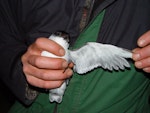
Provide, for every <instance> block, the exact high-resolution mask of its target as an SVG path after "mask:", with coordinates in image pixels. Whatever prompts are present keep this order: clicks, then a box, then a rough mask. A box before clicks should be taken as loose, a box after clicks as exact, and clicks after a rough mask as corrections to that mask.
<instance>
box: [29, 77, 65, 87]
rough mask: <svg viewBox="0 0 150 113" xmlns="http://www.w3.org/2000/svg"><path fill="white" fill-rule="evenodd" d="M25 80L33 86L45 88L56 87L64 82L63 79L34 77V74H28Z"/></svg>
mask: <svg viewBox="0 0 150 113" xmlns="http://www.w3.org/2000/svg"><path fill="white" fill-rule="evenodd" d="M27 81H28V83H29V84H31V85H33V86H35V87H39V88H45V89H52V88H58V87H60V86H61V85H62V83H63V82H64V80H61V81H46V80H42V79H39V78H36V77H34V76H28V77H27Z"/></svg>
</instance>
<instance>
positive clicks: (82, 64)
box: [69, 42, 132, 74]
mask: <svg viewBox="0 0 150 113" xmlns="http://www.w3.org/2000/svg"><path fill="white" fill-rule="evenodd" d="M69 52H70V59H71V61H72V62H73V63H74V64H75V66H74V70H75V71H76V72H77V73H79V74H84V73H86V72H88V71H91V70H93V69H94V68H97V67H102V68H104V69H108V70H113V69H114V70H119V69H122V70H124V69H125V67H130V64H129V63H128V61H127V60H126V58H132V52H130V51H128V50H125V49H122V48H119V47H116V46H113V45H109V44H101V43H96V42H89V43H87V44H86V45H84V46H83V47H81V48H79V49H77V50H73V51H69Z"/></svg>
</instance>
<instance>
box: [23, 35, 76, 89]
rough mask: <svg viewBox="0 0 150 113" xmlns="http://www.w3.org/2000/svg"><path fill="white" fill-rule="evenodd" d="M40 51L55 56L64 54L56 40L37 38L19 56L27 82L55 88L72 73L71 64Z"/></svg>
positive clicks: (41, 86)
mask: <svg viewBox="0 0 150 113" xmlns="http://www.w3.org/2000/svg"><path fill="white" fill-rule="evenodd" d="M42 51H48V52H51V53H53V54H55V55H57V56H63V55H64V54H65V51H64V49H63V48H62V47H61V46H60V45H58V44H57V43H56V42H54V41H52V40H49V39H47V38H42V37H41V38H38V39H37V40H36V41H35V42H34V43H33V44H31V45H30V46H29V48H28V50H27V51H26V53H25V54H24V55H23V56H22V58H21V60H22V64H23V72H24V74H25V76H26V79H27V81H28V83H29V84H31V85H33V86H35V87H39V88H45V89H51V88H57V87H59V86H61V84H62V83H63V81H64V80H65V79H66V78H69V77H70V76H71V75H72V73H73V72H72V69H71V68H72V66H73V65H72V64H68V62H67V61H65V60H64V59H61V58H50V57H43V56H41V52H42ZM64 70H65V72H64Z"/></svg>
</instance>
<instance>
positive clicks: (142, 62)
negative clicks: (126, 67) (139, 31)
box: [133, 30, 150, 73]
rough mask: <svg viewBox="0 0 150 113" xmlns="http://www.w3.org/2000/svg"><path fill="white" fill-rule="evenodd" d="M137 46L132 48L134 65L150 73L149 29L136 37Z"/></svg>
mask: <svg viewBox="0 0 150 113" xmlns="http://www.w3.org/2000/svg"><path fill="white" fill-rule="evenodd" d="M137 43H138V46H139V48H136V49H134V50H133V60H134V61H135V66H136V67H137V68H139V69H143V70H144V71H145V72H147V73H150V30H149V31H148V32H146V33H145V34H143V35H142V36H141V37H140V38H139V39H138V42H137Z"/></svg>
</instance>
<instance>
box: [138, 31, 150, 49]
mask: <svg viewBox="0 0 150 113" xmlns="http://www.w3.org/2000/svg"><path fill="white" fill-rule="evenodd" d="M148 44H150V30H149V31H148V32H146V33H145V34H143V35H142V36H141V37H140V38H139V39H138V46H140V47H144V46H146V45H148Z"/></svg>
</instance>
